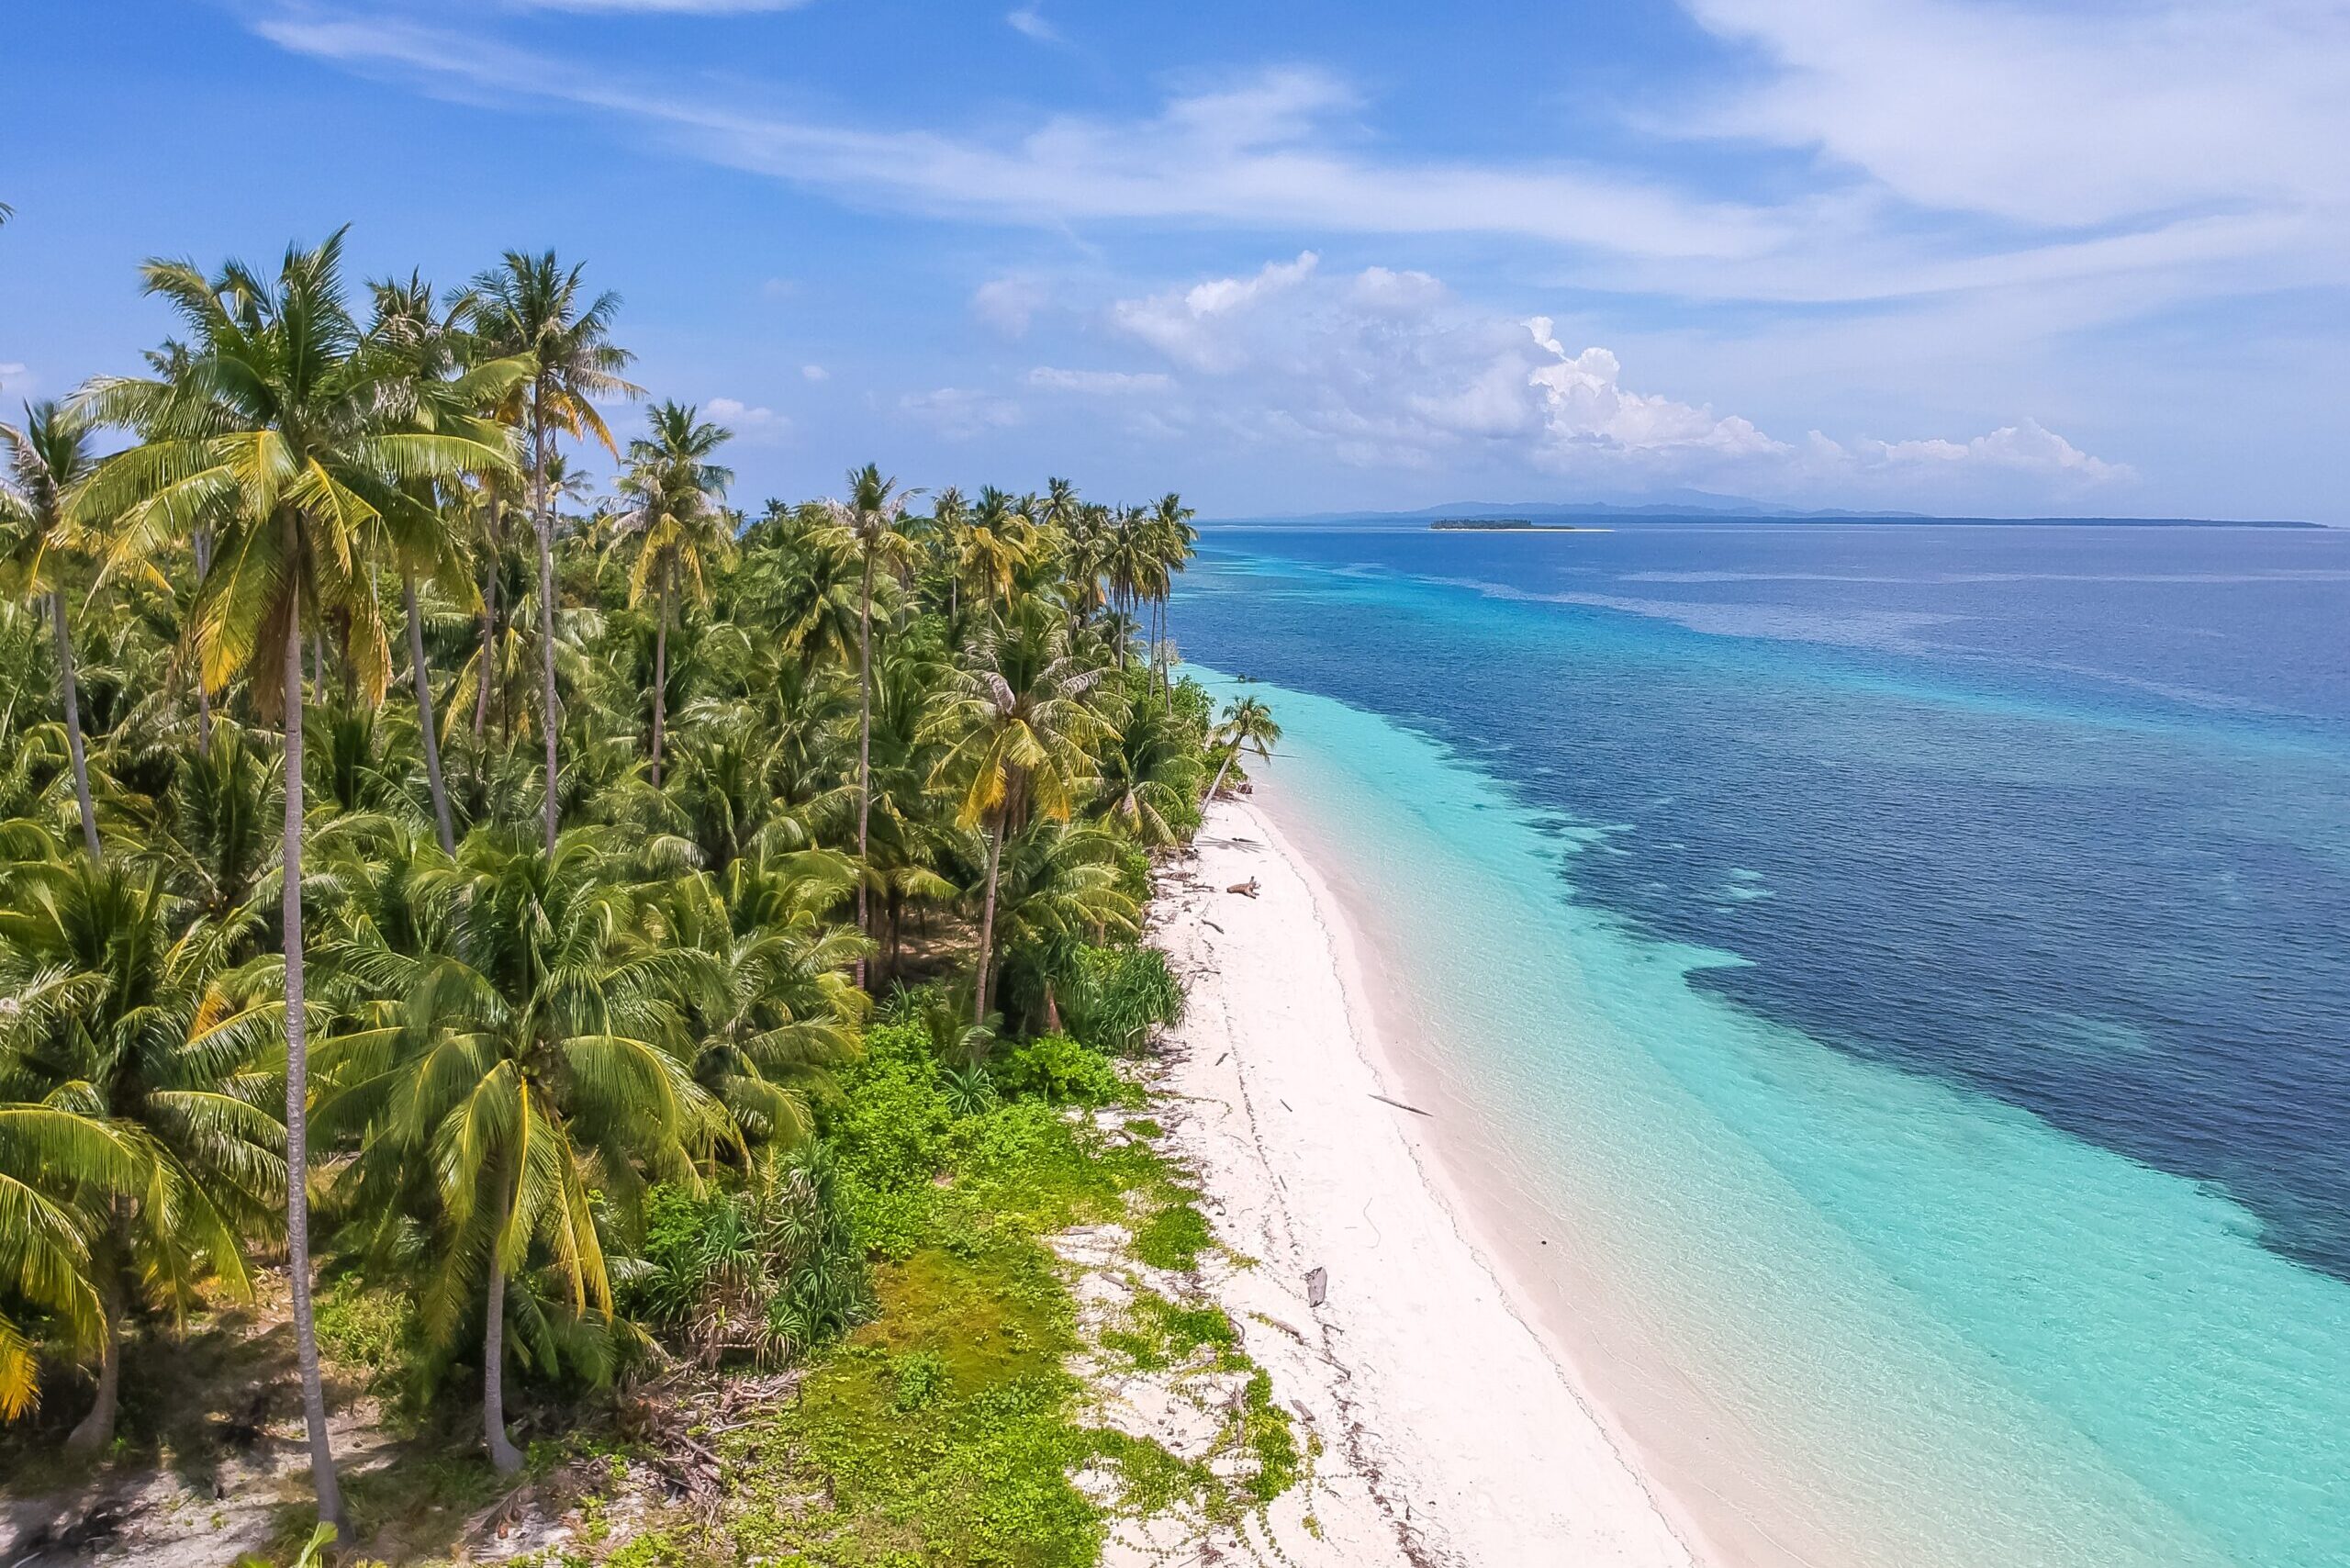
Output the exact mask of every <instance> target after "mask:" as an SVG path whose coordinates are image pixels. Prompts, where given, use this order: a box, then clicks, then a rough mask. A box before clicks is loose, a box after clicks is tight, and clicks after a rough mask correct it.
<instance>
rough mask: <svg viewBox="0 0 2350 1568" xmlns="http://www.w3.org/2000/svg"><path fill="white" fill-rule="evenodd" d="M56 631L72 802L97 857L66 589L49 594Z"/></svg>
mask: <svg viewBox="0 0 2350 1568" xmlns="http://www.w3.org/2000/svg"><path fill="white" fill-rule="evenodd" d="M49 609H50V618H51V620H52V622H53V629H54V630H55V632H56V633H57V688H58V693H59V695H60V696H62V697H63V698H64V700H65V749H66V751H67V752H69V753H70V754H72V756H73V803H74V804H75V805H77V806H79V807H80V808H81V809H82V846H83V847H84V848H85V849H87V850H88V851H89V852H90V858H91V859H93V860H95V859H96V858H98V818H97V813H96V812H95V811H93V810H92V809H91V806H90V762H89V758H88V756H86V755H85V754H84V752H83V749H82V691H81V688H80V686H78V685H77V684H76V683H75V681H74V679H73V631H72V629H71V628H69V627H68V626H67V625H66V623H65V591H64V590H63V589H62V588H60V589H59V590H58V591H56V592H55V593H52V594H50V596H49Z"/></svg>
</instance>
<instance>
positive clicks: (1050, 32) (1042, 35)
mask: <svg viewBox="0 0 2350 1568" xmlns="http://www.w3.org/2000/svg"><path fill="white" fill-rule="evenodd" d="M1003 19H1004V20H1005V21H1006V22H1008V23H1010V24H1011V26H1012V29H1013V31H1014V32H1017V33H1023V34H1025V35H1026V36H1027V37H1029V38H1032V39H1035V40H1036V41H1037V42H1038V43H1058V42H1060V41H1061V35H1060V29H1059V28H1056V27H1054V26H1053V24H1052V23H1050V22H1048V21H1046V20H1045V13H1044V11H1043V9H1042V8H1041V7H1039V6H1021V7H1020V8H1019V9H1018V10H1016V11H1013V13H1011V14H1010V15H1009V16H1007V17H1004V18H1003Z"/></svg>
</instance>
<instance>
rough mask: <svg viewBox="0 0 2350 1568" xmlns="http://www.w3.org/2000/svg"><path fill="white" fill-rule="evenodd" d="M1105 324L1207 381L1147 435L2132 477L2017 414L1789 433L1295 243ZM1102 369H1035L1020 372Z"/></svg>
mask: <svg viewBox="0 0 2350 1568" xmlns="http://www.w3.org/2000/svg"><path fill="white" fill-rule="evenodd" d="M1105 318H1106V321H1107V323H1108V325H1109V326H1110V328H1111V329H1112V330H1113V331H1116V332H1119V333H1121V334H1123V335H1125V336H1126V337H1127V338H1129V339H1131V340H1132V341H1134V342H1136V343H1137V344H1139V345H1141V346H1143V347H1146V348H1147V349H1148V350H1150V351H1152V352H1153V353H1157V354H1158V355H1159V356H1161V357H1162V358H1164V359H1165V360H1167V361H1169V363H1172V364H1178V365H1181V366H1182V367H1184V368H1185V369H1187V370H1190V371H1192V372H1194V373H1197V374H1198V375H1202V376H1204V377H1206V378H1208V384H1207V385H1203V386H1195V387H1192V388H1179V387H1177V386H1174V384H1173V383H1171V382H1169V385H1168V386H1165V387H1162V388H1159V390H1161V391H1164V392H1167V393H1169V394H1170V395H1171V394H1177V393H1180V392H1182V391H1186V390H1188V391H1190V392H1192V393H1194V394H1196V395H1195V396H1192V397H1189V398H1183V397H1180V396H1177V397H1172V398H1170V400H1169V401H1167V402H1164V403H1162V404H1160V405H1157V406H1155V408H1154V410H1153V413H1152V415H1151V419H1152V420H1153V421H1155V425H1154V428H1162V429H1164V430H1166V431H1169V432H1170V433H1175V434H1180V435H1181V436H1183V437H1184V438H1186V439H1188V440H1191V441H1193V442H1196V441H1197V440H1198V439H1199V437H1200V436H1201V435H1202V434H1203V433H1212V434H1216V435H1220V436H1222V437H1223V438H1225V439H1226V440H1228V441H1231V442H1237V443H1240V444H1243V445H1254V444H1260V443H1261V444H1274V445H1286V446H1292V447H1303V448H1312V449H1317V450H1319V451H1321V452H1323V453H1325V454H1327V455H1329V456H1331V457H1333V458H1335V459H1336V460H1337V461H1338V462H1341V463H1344V464H1348V465H1357V466H1363V467H1372V468H1427V469H1452V470H1456V471H1461V470H1479V469H1485V468H1493V467H1496V466H1498V467H1502V468H1505V469H1506V468H1516V469H1517V470H1520V471H1524V472H1527V473H1531V474H1547V475H1550V476H1556V477H1562V478H1566V479H1569V480H1571V481H1576V482H1584V483H1594V484H1604V485H1606V486H1607V487H1612V488H1626V487H1629V488H1633V489H1638V488H1641V487H1666V486H1675V485H1689V484H1701V485H1703V484H1711V485H1718V486H1725V487H1734V488H1739V489H1742V490H1745V491H1747V492H1748V493H1751V494H1756V495H1780V496H1789V497H1810V498H1818V496H1819V495H1820V494H1822V493H1823V492H1825V493H1829V494H1831V495H1838V496H1841V495H1849V496H1851V497H1852V498H1858V499H1871V498H1876V497H1878V496H1880V495H1889V494H1899V495H1902V496H1904V497H1908V498H1916V499H1919V500H1920V501H1921V502H1930V501H1931V500H1932V499H1933V498H1935V497H1938V496H1939V497H1943V498H1959V499H1962V500H1964V498H1967V497H1969V496H1980V497H1988V496H1991V495H1993V494H1995V493H2005V492H1997V489H1996V487H1997V485H2007V486H2008V487H2009V490H2011V491H2014V492H2015V493H2019V494H2023V495H2027V496H2031V497H2037V498H2042V499H2044V498H2047V497H2050V496H2061V495H2064V494H2068V493H2070V492H2071V491H2072V490H2074V489H2077V488H2079V487H2090V486H2098V485H2103V484H2107V483H2110V482H2114V481H2119V480H2126V479H2128V478H2130V477H2132V476H2131V474H2130V471H2129V470H2128V469H2127V468H2126V467H2125V466H2123V465H2119V464H2113V463H2109V462H2106V461H2104V460H2102V459H2100V458H2098V457H2095V456H2093V455H2091V454H2088V453H2086V452H2083V451H2081V450H2080V449H2079V448H2077V447H2076V446H2074V445H2073V444H2072V443H2071V442H2067V441H2066V440H2065V439H2064V438H2063V437H2062V436H2059V435H2057V434H2055V433H2054V432H2053V431H2049V430H2047V429H2045V428H2044V427H2043V426H2042V425H2040V424H2039V423H2038V422H2037V421H2034V420H2020V421H2018V422H2017V423H2015V424H2012V425H2008V426H2003V427H2001V428H2000V429H1998V430H1995V431H1991V432H1990V433H1989V434H1987V435H1981V436H1976V437H1974V438H1972V439H1971V440H1966V441H1950V440H1942V439H1934V438H1930V439H1924V440H1907V441H1882V440H1855V441H1854V442H1852V443H1851V444H1850V445H1849V446H1848V445H1844V444H1840V443H1839V442H1835V441H1832V440H1830V439H1829V438H1828V437H1826V436H1824V435H1820V434H1818V432H1814V433H1813V434H1812V435H1811V436H1810V437H1809V438H1808V439H1807V441H1805V442H1799V443H1798V442H1786V441H1783V440H1780V439H1778V438H1776V437H1774V436H1772V435H1770V434H1768V433H1766V432H1765V431H1762V429H1760V428H1758V427H1757V426H1756V424H1755V423H1754V422H1753V421H1752V420H1749V419H1747V418H1745V417H1744V416H1742V415H1739V414H1735V413H1722V412H1719V411H1718V410H1716V409H1713V408H1712V407H1710V406H1709V405H1707V404H1705V403H1701V402H1692V401H1687V400H1684V398H1678V397H1675V396H1673V395H1672V394H1669V393H1662V392H1649V391H1643V390H1639V389H1638V388H1637V387H1636V386H1627V385H1625V381H1624V370H1623V365H1622V364H1621V362H1620V361H1619V360H1618V358H1617V354H1616V353H1615V352H1614V351H1613V350H1611V349H1609V348H1606V347H1605V346H1602V345H1599V344H1593V343H1588V342H1584V343H1578V344H1575V345H1574V346H1572V348H1571V347H1570V346H1569V345H1568V343H1567V342H1564V341H1562V339H1561V334H1560V330H1559V328H1558V325H1557V323H1556V322H1555V321H1554V320H1552V319H1550V318H1548V317H1540V316H1538V317H1534V318H1532V319H1513V318H1511V317H1508V316H1505V315H1503V314H1500V313H1498V312H1494V311H1490V310H1484V309H1480V308H1475V307H1472V306H1470V305H1467V304H1464V303H1463V302H1461V301H1460V300H1459V299H1458V298H1456V297H1454V296H1453V295H1452V293H1451V292H1450V291H1449V289H1448V288H1447V287H1446V286H1444V284H1443V283H1442V282H1441V281H1440V280H1439V279H1438V278H1436V277H1434V276H1431V275H1429V274H1426V273H1416V272H1399V271H1391V270H1389V269H1386V268H1382V267H1371V268H1367V269H1365V270H1363V271H1361V272H1358V273H1353V274H1333V273H1330V272H1328V271H1326V270H1325V269H1323V268H1322V267H1321V266H1320V264H1319V259H1318V258H1317V257H1316V256H1315V254H1314V253H1313V252H1305V253H1304V254H1302V255H1300V256H1298V257H1297V258H1295V259H1294V260H1292V261H1286V262H1276V263H1270V264H1269V265H1267V266H1265V267H1262V268H1260V269H1259V270H1258V271H1257V272H1255V273H1250V274H1239V275H1236V276H1230V277H1216V278H1207V279H1203V280H1201V281H1200V282H1197V283H1194V284H1192V285H1190V286H1184V287H1179V288H1171V289H1168V290H1166V291H1164V292H1161V293H1158V294H1154V295H1149V296H1145V297H1136V298H1129V299H1123V300H1118V301H1114V302H1113V303H1112V304H1111V305H1110V306H1109V307H1108V308H1107V310H1106V311H1105ZM1104 374H1108V373H1104V372H1100V371H1095V372H1085V373H1070V372H1055V371H1048V370H1046V369H1045V368H1041V367H1040V368H1039V369H1037V370H1035V371H1032V372H1030V380H1031V382H1032V383H1035V384H1037V385H1057V381H1056V380H1055V379H1054V378H1056V377H1058V376H1063V375H1089V376H1093V377H1099V376H1102V375H1104ZM1126 374H1128V375H1131V374H1132V373H1126ZM1162 379H1165V378H1164V377H1162ZM1091 389H1095V390H1106V389H1107V384H1106V383H1104V384H1102V385H1101V386H1096V387H1093V388H1091ZM1986 486H1990V487H1992V488H1988V489H1986ZM2017 487H2021V488H2020V489H2018V488H2017Z"/></svg>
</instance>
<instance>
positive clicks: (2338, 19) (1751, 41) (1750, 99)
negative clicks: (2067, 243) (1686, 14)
mask: <svg viewBox="0 0 2350 1568" xmlns="http://www.w3.org/2000/svg"><path fill="white" fill-rule="evenodd" d="M1684 3H1686V4H1687V5H1688V6H1689V9H1690V10H1691V11H1692V13H1693V14H1694V15H1695V17H1697V19H1698V20H1699V21H1700V22H1701V23H1703V24H1704V25H1705V26H1707V28H1711V29H1712V30H1713V31H1715V32H1716V33H1718V34H1719V35H1721V36H1722V37H1724V38H1726V39H1731V40H1734V41H1737V42H1740V43H1742V44H1745V45H1748V46H1750V47H1751V49H1752V50H1755V51H1756V52H1757V53H1759V54H1760V55H1761V56H1762V58H1763V59H1764V60H1765V61H1766V62H1768V64H1769V67H1770V69H1769V71H1768V72H1767V73H1766V74H1765V75H1763V77H1762V80H1761V81H1760V82H1759V83H1757V84H1755V85H1753V86H1752V87H1751V88H1749V89H1747V90H1745V91H1743V92H1738V93H1733V94H1731V95H1728V97H1727V99H1726V101H1725V103H1724V106H1721V107H1718V108H1716V109H1713V110H1712V111H1710V112H1708V113H1706V114H1703V115H1701V116H1700V118H1699V120H1698V124H1699V126H1700V127H1701V128H1702V129H1707V130H1709V131H1712V132H1715V133H1718V134H1729V135H1735V136H1740V137H1750V138H1757V139H1761V140H1768V141H1774V142H1778V143H1782V144H1785V145H1787V146H1793V147H1799V148H1816V149H1817V150H1818V151H1819V152H1820V153H1821V154H1822V155H1823V156H1824V157H1825V158H1827V159H1829V160H1831V161H1833V162H1836V163H1840V164H1843V165H1847V166H1850V167H1853V168H1858V169H1861V170H1864V171H1866V172H1867V173H1868V174H1870V175H1871V176H1873V177H1874V178H1875V179H1877V180H1879V181H1882V182H1883V183H1884V185H1886V187H1888V188H1889V189H1890V190H1892V191H1893V192H1894V193H1896V194H1897V195H1898V196H1901V197H1903V198H1904V199H1906V200H1908V201H1912V202H1917V203H1919V204H1921V205H1923V206H1927V207H1937V208H1942V209H1945V210H1953V209H1954V210H1963V211H1971V212H1984V213H1991V214H1996V215H1998V216H2000V217H2004V218H2012V219H2017V220H2020V221H2024V222H2030V223H2038V224H2046V225H2050V226H2052V227H2055V228H2060V229H2075V230H2078V229H2082V228H2085V227H2087V226H2090V225H2095V224H2099V223H2106V222H2111V221H2114V220H2117V219H2124V218H2138V217H2143V216H2145V215H2149V214H2167V213H2171V212H2174V211H2177V210H2178V209H2183V208H2188V207H2197V206H2203V205H2207V204H2219V205H2220V206H2221V207H2223V208H2227V209H2233V210H2237V211H2241V210H2243V209H2244V208H2245V207H2271V208H2274V207H2300V208H2313V207H2325V208H2331V209H2333V215H2334V217H2335V218H2339V217H2340V216H2341V210H2342V208H2343V207H2344V205H2345V204H2350V93H2345V92H2344V83H2350V25H2345V24H2350V12H2345V11H2344V8H2343V7H2342V6H2340V5H2338V4H2329V3H2325V0H2316V3H2309V0H2284V3H2281V4H2280V3H2275V0H2272V3H2269V4H2266V5H2262V4H2236V5H2210V4H2206V3H2203V0H2186V3H2180V0H2114V3H2109V4H2101V5H2098V6H2080V7H2068V8H2061V9H2030V8H2026V7H2023V6H1983V5H1961V4H1956V3H1953V0H1812V3H1811V4H1808V5H1806V6H1785V5H1782V4H1777V3H1774V0H1684Z"/></svg>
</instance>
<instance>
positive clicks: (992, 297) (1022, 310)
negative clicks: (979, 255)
mask: <svg viewBox="0 0 2350 1568" xmlns="http://www.w3.org/2000/svg"><path fill="white" fill-rule="evenodd" d="M1051 302H1052V296H1051V295H1050V293H1049V292H1047V290H1046V287H1045V286H1044V285H1043V284H1041V283H1039V282H1037V281H1036V280H1035V279H1034V278H1025V277H998V278H990V279H989V280H988V281H987V282H985V283H983V284H981V285H979V287H977V288H975V289H973V290H972V291H971V314H973V315H974V316H977V317H978V318H979V319H980V320H981V321H982V322H984V323H986V325H988V326H989V327H990V328H992V329H993V330H996V331H998V332H1001V333H1002V335H1003V336H1005V337H1007V338H1018V337H1024V336H1025V335H1026V334H1027V331H1028V324H1029V323H1030V322H1031V321H1033V320H1034V319H1035V316H1036V312H1037V311H1039V310H1042V309H1043V308H1045V307H1046V305H1048V304H1050V303H1051Z"/></svg>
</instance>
